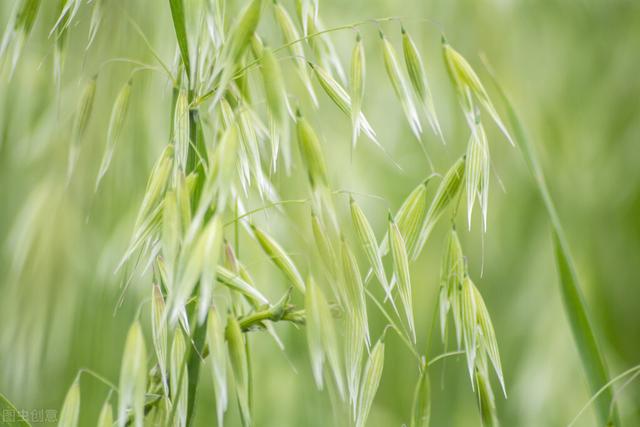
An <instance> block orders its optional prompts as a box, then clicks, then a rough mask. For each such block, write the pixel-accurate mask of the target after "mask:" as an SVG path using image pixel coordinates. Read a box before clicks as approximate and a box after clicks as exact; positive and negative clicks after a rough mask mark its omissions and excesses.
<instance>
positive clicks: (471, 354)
mask: <svg viewBox="0 0 640 427" xmlns="http://www.w3.org/2000/svg"><path fill="white" fill-rule="evenodd" d="M474 287H475V285H474V284H473V282H472V281H471V279H470V278H469V276H467V277H465V279H464V281H463V282H462V291H461V304H462V306H461V314H462V316H461V320H462V337H463V339H464V347H465V353H466V356H467V368H468V370H469V377H470V378H471V383H472V384H473V382H474V381H473V368H474V366H475V361H476V355H477V345H476V344H477V328H476V326H477V321H476V319H477V312H478V311H477V305H476V292H475V289H474Z"/></svg>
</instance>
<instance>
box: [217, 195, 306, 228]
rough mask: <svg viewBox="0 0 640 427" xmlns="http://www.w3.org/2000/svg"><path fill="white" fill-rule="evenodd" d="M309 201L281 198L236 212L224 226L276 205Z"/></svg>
mask: <svg viewBox="0 0 640 427" xmlns="http://www.w3.org/2000/svg"><path fill="white" fill-rule="evenodd" d="M307 202H309V199H290V200H280V201H278V202H273V203H269V204H267V205H264V206H262V207H259V208H256V209H253V210H250V211H248V212H245V213H243V214H242V215H237V213H236V217H235V218H234V219H232V220H231V221H229V222H227V223H225V224H224V227H228V226H230V225H232V224H236V223H237V222H239V221H240V220H241V219H242V218H246V217H248V216H251V215H253V214H255V213H258V212H262V211H265V210H267V209H271V208H273V207H276V206H280V205H285V204H289V203H307Z"/></svg>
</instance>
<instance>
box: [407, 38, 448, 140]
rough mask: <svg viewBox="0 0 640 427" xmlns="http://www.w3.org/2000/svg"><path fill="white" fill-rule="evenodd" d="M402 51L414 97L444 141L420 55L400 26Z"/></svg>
mask: <svg viewBox="0 0 640 427" xmlns="http://www.w3.org/2000/svg"><path fill="white" fill-rule="evenodd" d="M401 32H402V51H403V53H404V63H405V65H406V66H407V73H408V74H409V81H410V82H411V86H412V87H413V91H414V93H415V95H416V98H418V100H419V101H420V103H421V104H422V108H423V109H424V113H425V115H426V116H427V121H428V122H429V125H430V126H431V129H432V130H433V133H435V134H436V136H439V137H440V138H441V139H442V142H444V135H443V134H442V129H440V123H439V122H438V116H437V115H436V108H435V106H434V103H433V96H432V95H431V89H430V88H429V82H428V80H427V73H426V72H425V70H424V63H423V62H422V57H421V56H420V53H419V52H418V48H417V47H416V45H415V43H414V42H413V39H412V38H411V36H409V33H407V32H406V31H405V29H404V27H402V29H401Z"/></svg>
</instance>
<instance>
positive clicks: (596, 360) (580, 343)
mask: <svg viewBox="0 0 640 427" xmlns="http://www.w3.org/2000/svg"><path fill="white" fill-rule="evenodd" d="M487 68H489V67H487ZM489 74H490V76H491V78H492V80H493V83H494V85H495V87H496V88H497V90H498V93H499V95H500V97H501V99H502V102H503V104H504V106H505V107H506V110H507V117H508V120H509V123H510V125H511V128H512V129H513V131H514V135H515V140H516V143H517V144H518V147H519V148H520V150H521V151H522V154H523V156H524V158H525V161H526V163H527V166H528V168H529V171H530V172H531V174H532V175H533V178H534V181H535V183H536V186H537V188H538V191H539V193H540V196H541V198H542V201H543V203H544V206H545V208H546V210H547V214H548V215H549V220H550V222H551V228H552V235H553V241H554V249H555V254H556V262H557V265H558V274H559V278H560V280H559V285H560V291H561V294H562V301H563V303H564V307H565V313H566V315H567V317H568V318H569V323H570V325H571V332H572V333H573V338H574V339H575V341H576V346H577V347H578V351H579V353H580V357H581V359H582V364H583V368H584V370H585V374H586V376H587V379H588V381H589V385H590V387H591V391H592V393H597V392H598V391H599V390H600V388H601V386H603V385H604V384H606V383H607V382H608V378H609V375H608V373H607V367H606V364H605V359H604V357H603V355H602V353H601V351H600V348H599V346H598V342H597V340H596V336H595V332H594V329H593V326H592V325H591V321H590V320H589V316H588V310H587V306H586V304H585V302H584V297H583V296H582V291H581V285H580V281H579V279H578V275H577V273H576V267H575V265H574V263H573V260H572V258H571V254H570V251H569V244H568V243H567V241H566V238H565V237H564V229H563V228H562V224H561V222H560V217H559V215H558V212H557V210H556V207H555V204H554V202H553V199H552V198H551V193H550V192H549V189H548V187H547V183H546V179H545V176H544V173H543V172H542V168H541V166H540V163H539V161H538V157H537V153H536V151H535V148H534V146H533V144H532V143H531V141H530V140H529V139H528V138H527V135H526V132H525V128H524V126H523V124H522V122H521V121H520V118H519V117H518V115H517V113H516V111H515V108H514V107H513V105H512V104H511V101H510V100H509V98H508V97H507V94H506V93H505V92H504V90H503V89H502V86H501V85H500V84H499V83H498V81H497V79H496V77H495V75H494V74H493V73H491V72H490V73H489ZM612 399H613V394H612V392H611V390H610V389H608V390H605V391H604V392H603V393H602V395H601V397H600V398H599V399H598V400H597V401H596V409H597V414H598V419H599V422H600V424H602V425H604V424H606V423H607V422H608V421H609V419H610V418H612V419H613V420H614V421H616V422H615V424H616V425H619V423H618V422H617V419H618V409H617V405H616V404H615V403H614V402H613V401H612ZM610 409H611V410H610Z"/></svg>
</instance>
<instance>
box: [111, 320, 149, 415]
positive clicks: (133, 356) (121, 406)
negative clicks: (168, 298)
mask: <svg viewBox="0 0 640 427" xmlns="http://www.w3.org/2000/svg"><path fill="white" fill-rule="evenodd" d="M146 387H147V351H146V348H145V345H144V336H143V335H142V327H141V326H140V323H139V322H138V321H135V322H134V323H133V324H132V325H131V328H129V333H128V334H127V340H126V342H125V345H124V353H123V355H122V364H121V368H120V383H119V392H120V393H119V395H118V426H119V427H124V426H125V425H126V424H127V410H128V409H129V408H131V409H132V412H133V420H134V425H135V426H136V427H142V426H143V425H144V396H145V390H146Z"/></svg>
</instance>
